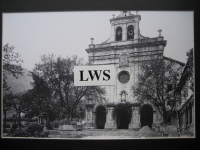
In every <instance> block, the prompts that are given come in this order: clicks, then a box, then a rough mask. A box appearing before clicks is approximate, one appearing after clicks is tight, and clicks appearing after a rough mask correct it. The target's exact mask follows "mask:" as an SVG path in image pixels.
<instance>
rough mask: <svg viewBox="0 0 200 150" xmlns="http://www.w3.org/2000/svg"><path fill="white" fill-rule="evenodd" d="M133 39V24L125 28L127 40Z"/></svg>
mask: <svg viewBox="0 0 200 150" xmlns="http://www.w3.org/2000/svg"><path fill="white" fill-rule="evenodd" d="M132 39H134V27H133V25H130V26H128V29H127V40H132Z"/></svg>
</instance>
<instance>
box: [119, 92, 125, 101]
mask: <svg viewBox="0 0 200 150" xmlns="http://www.w3.org/2000/svg"><path fill="white" fill-rule="evenodd" d="M120 95H121V102H126V95H127V94H126V92H125V91H123V92H122V93H121V94H120Z"/></svg>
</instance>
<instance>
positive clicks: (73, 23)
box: [2, 11, 194, 70]
mask: <svg viewBox="0 0 200 150" xmlns="http://www.w3.org/2000/svg"><path fill="white" fill-rule="evenodd" d="M119 12H120V11H68V12H34V13H3V32H2V33H3V36H2V39H3V41H2V43H3V45H5V44H7V43H8V44H9V46H11V45H12V46H14V47H15V49H14V51H15V52H17V53H19V54H20V55H21V58H22V59H23V61H24V63H23V64H22V67H24V68H26V69H29V70H32V69H33V68H34V64H35V63H39V62H40V60H41V59H40V56H41V55H43V54H48V53H53V54H55V55H56V56H58V55H61V56H63V57H66V56H72V55H78V57H80V58H84V60H85V61H88V54H87V52H86V51H85V49H87V48H88V45H89V44H90V43H91V40H90V38H94V44H100V43H102V42H104V41H106V40H107V39H108V38H109V37H110V35H111V25H110V19H111V18H113V16H112V15H113V14H114V15H115V17H116V16H118V15H119ZM131 13H132V14H136V11H131ZM138 14H140V15H141V20H140V26H139V28H140V33H141V34H142V35H143V36H145V37H150V38H153V37H157V36H158V34H159V33H158V30H159V29H161V30H162V33H161V35H162V36H163V37H164V39H165V40H167V45H166V47H165V49H164V56H166V57H170V58H172V59H175V60H178V61H181V62H184V63H185V62H186V61H187V56H186V52H187V51H189V50H190V49H191V48H194V25H193V12H192V11H138Z"/></svg>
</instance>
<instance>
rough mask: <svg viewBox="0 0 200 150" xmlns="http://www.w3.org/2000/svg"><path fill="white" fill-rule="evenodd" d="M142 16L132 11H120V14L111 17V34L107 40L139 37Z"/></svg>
mask: <svg viewBox="0 0 200 150" xmlns="http://www.w3.org/2000/svg"><path fill="white" fill-rule="evenodd" d="M140 20H141V16H140V15H138V14H137V13H136V15H134V14H132V13H131V11H120V14H119V16H117V17H115V16H114V15H113V18H112V19H110V24H111V36H110V38H109V39H108V40H107V41H106V42H105V43H107V42H108V43H109V42H116V41H127V40H135V39H138V37H139V33H140V32H139V21H140Z"/></svg>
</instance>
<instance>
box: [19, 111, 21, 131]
mask: <svg viewBox="0 0 200 150" xmlns="http://www.w3.org/2000/svg"><path fill="white" fill-rule="evenodd" d="M20 120H21V116H20V111H19V113H18V129H19V131H21V122H20Z"/></svg>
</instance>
